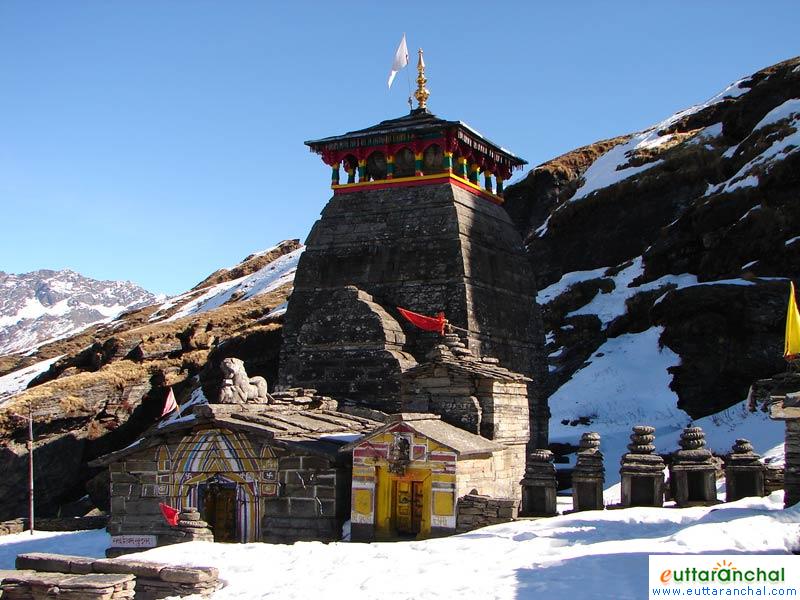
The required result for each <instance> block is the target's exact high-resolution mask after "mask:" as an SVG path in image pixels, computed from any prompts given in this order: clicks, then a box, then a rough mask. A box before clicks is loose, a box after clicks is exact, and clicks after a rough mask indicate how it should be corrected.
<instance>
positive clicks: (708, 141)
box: [506, 58, 800, 418]
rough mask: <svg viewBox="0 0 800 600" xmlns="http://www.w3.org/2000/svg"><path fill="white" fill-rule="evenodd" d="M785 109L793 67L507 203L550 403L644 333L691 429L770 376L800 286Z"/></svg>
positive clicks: (572, 165) (794, 109) (568, 165)
mask: <svg viewBox="0 0 800 600" xmlns="http://www.w3.org/2000/svg"><path fill="white" fill-rule="evenodd" d="M798 98H800V59H798V58H795V59H792V60H789V61H786V62H783V63H780V64H777V65H774V66H772V67H769V68H767V69H764V70H762V71H760V72H758V73H755V74H754V75H752V76H750V77H747V78H745V79H743V80H741V81H738V82H736V83H735V84H733V85H732V86H730V87H729V88H728V89H727V90H725V91H723V92H722V93H721V94H719V95H718V96H716V97H715V98H712V99H711V100H709V101H708V102H706V103H704V104H702V105H699V106H696V107H692V108H690V109H688V110H686V111H683V112H682V113H678V114H677V115H675V116H673V117H671V118H669V119H667V120H665V121H664V122H662V123H659V124H657V125H655V126H654V127H652V128H651V129H648V130H645V131H643V132H638V133H635V134H632V135H628V136H623V137H620V138H615V139H614V140H608V141H603V142H598V143H597V144H594V145H591V146H587V147H585V148H580V149H578V150H575V151H573V152H570V153H568V154H566V155H564V156H562V157H559V158H557V159H555V160H553V161H550V162H548V163H545V164H543V165H540V166H539V167H536V168H535V169H533V170H532V171H531V172H530V173H529V174H528V176H527V177H526V178H525V179H524V180H523V181H522V182H520V183H519V184H517V185H515V186H512V187H510V188H509V189H508V190H507V192H506V200H507V201H506V207H507V209H508V211H509V213H510V214H511V215H512V216H513V218H514V221H515V223H516V224H517V226H518V227H520V228H521V231H522V233H523V235H524V236H525V240H526V244H527V248H528V251H529V255H530V259H531V265H532V266H533V268H534V271H535V275H536V278H537V281H538V283H539V287H540V290H542V291H541V292H540V296H539V302H540V303H541V304H542V310H543V316H544V321H545V331H546V332H548V346H547V349H546V350H547V352H548V353H549V354H550V360H549V362H550V372H549V376H548V390H549V391H551V392H552V391H555V390H557V389H558V388H559V387H560V386H561V385H563V384H564V383H565V382H566V381H567V380H569V379H570V378H571V377H572V376H573V375H574V374H575V373H576V372H577V371H579V370H580V369H581V368H583V367H584V366H586V364H587V361H590V360H597V357H596V356H593V355H594V353H595V352H596V351H598V350H599V349H600V347H601V346H602V345H603V344H604V343H606V341H607V340H609V339H613V338H617V337H619V336H622V335H625V334H635V333H639V332H642V331H645V330H647V329H649V328H652V327H659V328H662V329H661V330H662V331H663V333H662V335H661V338H660V343H661V344H662V346H664V347H667V348H669V349H671V350H672V351H674V352H676V353H677V354H678V356H679V357H680V361H679V362H680V364H678V365H675V366H674V367H672V368H671V369H670V372H671V373H672V375H673V379H672V384H671V387H672V389H673V390H674V391H675V392H676V393H677V395H678V398H679V407H680V408H682V409H683V410H685V411H686V412H687V413H688V415H689V416H690V417H692V418H699V417H702V416H704V415H708V414H711V413H714V412H717V411H719V410H721V409H723V408H726V407H728V406H731V405H732V404H734V403H736V402H739V401H741V400H743V399H744V398H745V397H746V395H747V390H748V387H749V385H750V383H752V382H753V381H754V380H755V379H758V378H761V377H767V376H770V375H772V374H774V373H776V372H778V371H780V370H782V369H783V368H784V364H783V361H782V359H781V354H782V351H781V350H782V347H781V344H782V336H783V329H782V323H783V318H784V316H785V306H786V297H787V294H788V285H787V280H788V278H797V277H798V276H799V275H800V237H798V236H800V205H798V203H797V202H796V196H797V189H798V185H799V184H800V175H799V174H800V168H799V167H800V152H797V151H796V150H797V148H798V147H800V133H798V130H799V129H800V126H799V125H798V124H799V123H800V100H796V99H798ZM576 417H577V415H576Z"/></svg>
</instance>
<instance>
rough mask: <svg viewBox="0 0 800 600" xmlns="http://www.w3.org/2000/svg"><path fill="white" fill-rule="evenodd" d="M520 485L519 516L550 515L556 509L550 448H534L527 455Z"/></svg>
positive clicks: (554, 470) (553, 471) (554, 474)
mask: <svg viewBox="0 0 800 600" xmlns="http://www.w3.org/2000/svg"><path fill="white" fill-rule="evenodd" d="M519 483H520V485H521V486H522V502H521V504H520V509H519V515H520V516H521V517H552V516H555V515H557V514H558V511H557V510H556V468H555V466H554V465H553V453H552V452H550V450H543V449H540V450H534V451H533V452H531V453H530V454H529V455H528V462H527V466H526V467H525V477H524V478H523V479H522V481H520V482H519Z"/></svg>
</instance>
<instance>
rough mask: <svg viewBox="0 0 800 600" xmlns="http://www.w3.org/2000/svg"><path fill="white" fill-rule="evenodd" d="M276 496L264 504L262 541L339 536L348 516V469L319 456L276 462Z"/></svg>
mask: <svg viewBox="0 0 800 600" xmlns="http://www.w3.org/2000/svg"><path fill="white" fill-rule="evenodd" d="M278 479H279V482H280V488H281V491H280V494H279V495H278V496H277V497H273V498H268V499H267V500H265V502H264V518H263V520H262V526H261V531H262V540H263V541H265V542H284V543H289V542H296V541H301V540H302V541H315V540H316V541H324V542H332V541H336V540H340V539H341V537H342V525H343V524H344V522H345V520H347V519H348V518H349V516H350V470H349V469H344V468H337V467H336V466H335V465H333V464H331V462H330V461H329V460H328V459H326V458H323V457H320V456H283V457H280V458H279V459H278Z"/></svg>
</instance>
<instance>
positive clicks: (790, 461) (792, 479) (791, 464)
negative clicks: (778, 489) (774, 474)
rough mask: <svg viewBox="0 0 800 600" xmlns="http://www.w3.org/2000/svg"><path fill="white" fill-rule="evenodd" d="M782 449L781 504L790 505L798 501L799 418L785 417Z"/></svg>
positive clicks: (799, 465)
mask: <svg viewBox="0 0 800 600" xmlns="http://www.w3.org/2000/svg"><path fill="white" fill-rule="evenodd" d="M785 423H786V438H785V441H784V451H785V453H786V466H785V467H784V471H783V489H784V490H785V495H784V497H783V505H784V506H786V507H789V506H792V505H794V504H796V503H797V502H800V420H799V419H787V420H786V421H785Z"/></svg>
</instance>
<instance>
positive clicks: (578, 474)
mask: <svg viewBox="0 0 800 600" xmlns="http://www.w3.org/2000/svg"><path fill="white" fill-rule="evenodd" d="M605 474H606V470H605V469H604V468H603V453H602V452H600V434H599V433H595V432H588V433H584V434H583V435H582V436H581V441H580V446H579V448H578V460H577V461H576V463H575V468H574V469H573V471H572V510H573V511H580V510H602V509H603V483H605Z"/></svg>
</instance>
